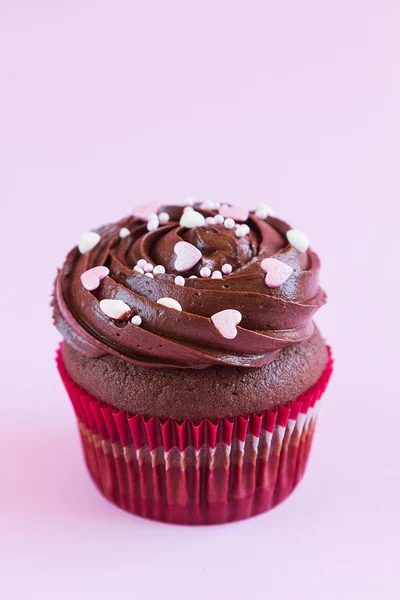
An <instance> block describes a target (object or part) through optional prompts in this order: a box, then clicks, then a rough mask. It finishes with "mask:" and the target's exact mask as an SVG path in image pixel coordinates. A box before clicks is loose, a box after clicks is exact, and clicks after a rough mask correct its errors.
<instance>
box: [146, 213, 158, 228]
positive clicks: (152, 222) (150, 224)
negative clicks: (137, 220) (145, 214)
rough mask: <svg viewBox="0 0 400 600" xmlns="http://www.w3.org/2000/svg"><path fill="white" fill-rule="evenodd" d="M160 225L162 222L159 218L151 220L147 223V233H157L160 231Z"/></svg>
mask: <svg viewBox="0 0 400 600" xmlns="http://www.w3.org/2000/svg"><path fill="white" fill-rule="evenodd" d="M159 224H160V221H159V220H158V217H157V215H156V218H155V219H150V220H149V222H148V223H147V231H155V230H156V229H158V226H159Z"/></svg>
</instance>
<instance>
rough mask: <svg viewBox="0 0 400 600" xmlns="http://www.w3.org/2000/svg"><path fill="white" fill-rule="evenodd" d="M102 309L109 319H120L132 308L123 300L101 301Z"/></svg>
mask: <svg viewBox="0 0 400 600" xmlns="http://www.w3.org/2000/svg"><path fill="white" fill-rule="evenodd" d="M100 308H101V310H102V311H103V313H104V314H105V315H107V317H111V318H112V319H120V318H121V317H123V316H124V314H125V313H127V312H129V311H130V310H131V309H130V307H129V306H128V305H127V304H126V303H125V302H123V301H122V300H108V299H107V300H101V301H100Z"/></svg>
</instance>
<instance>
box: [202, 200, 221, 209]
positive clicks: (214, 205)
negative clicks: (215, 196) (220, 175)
mask: <svg viewBox="0 0 400 600" xmlns="http://www.w3.org/2000/svg"><path fill="white" fill-rule="evenodd" d="M220 206H221V203H220V202H215V201H214V200H206V201H205V202H203V204H201V205H200V208H204V209H205V210H218V209H219V207H220Z"/></svg>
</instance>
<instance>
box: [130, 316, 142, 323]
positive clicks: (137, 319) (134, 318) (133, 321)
mask: <svg viewBox="0 0 400 600" xmlns="http://www.w3.org/2000/svg"><path fill="white" fill-rule="evenodd" d="M131 323H133V325H141V324H142V317H139V315H135V316H134V317H132V319H131Z"/></svg>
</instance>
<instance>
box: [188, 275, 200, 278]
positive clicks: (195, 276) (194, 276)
mask: <svg viewBox="0 0 400 600" xmlns="http://www.w3.org/2000/svg"><path fill="white" fill-rule="evenodd" d="M189 279H198V277H197V275H191V276H190V277H189Z"/></svg>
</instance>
